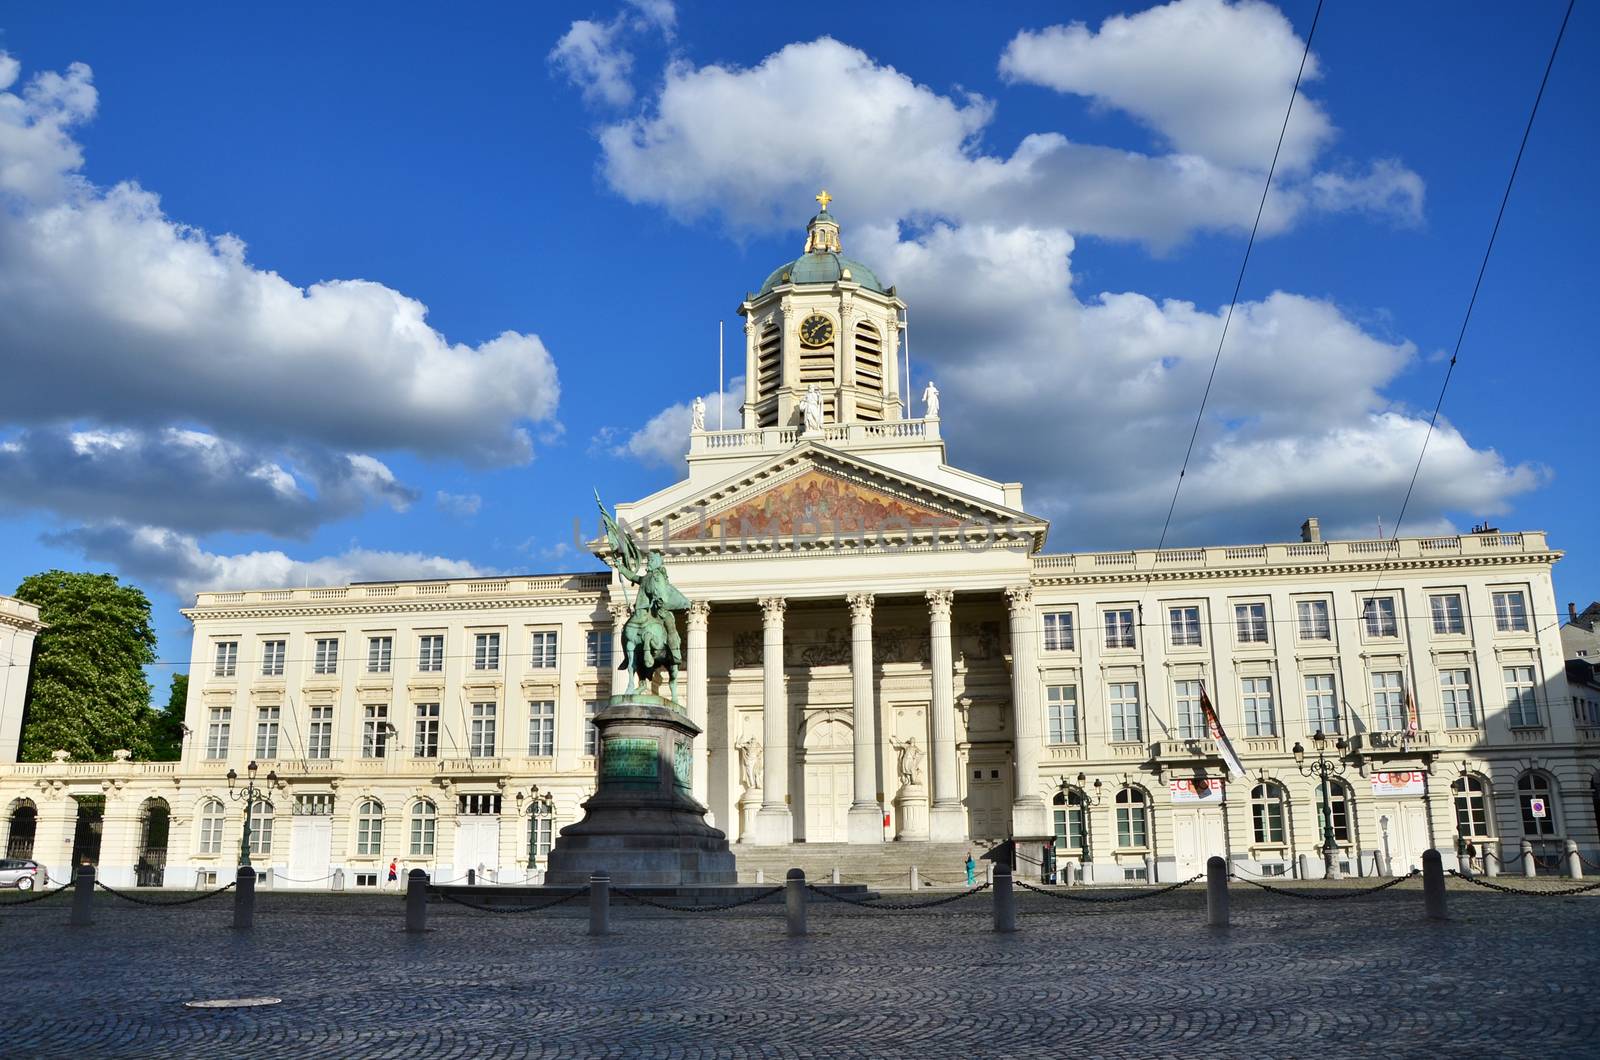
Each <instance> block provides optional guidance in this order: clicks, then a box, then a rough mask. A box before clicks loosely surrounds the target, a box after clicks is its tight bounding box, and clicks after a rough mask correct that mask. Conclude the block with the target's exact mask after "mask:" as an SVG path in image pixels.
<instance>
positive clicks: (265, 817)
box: [250, 799, 272, 854]
mask: <svg viewBox="0 0 1600 1060" xmlns="http://www.w3.org/2000/svg"><path fill="white" fill-rule="evenodd" d="M250 853H252V854H270V853H272V803H270V802H268V801H267V800H266V799H257V800H256V803H255V805H254V806H252V807H251V808H250Z"/></svg>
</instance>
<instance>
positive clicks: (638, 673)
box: [594, 490, 689, 703]
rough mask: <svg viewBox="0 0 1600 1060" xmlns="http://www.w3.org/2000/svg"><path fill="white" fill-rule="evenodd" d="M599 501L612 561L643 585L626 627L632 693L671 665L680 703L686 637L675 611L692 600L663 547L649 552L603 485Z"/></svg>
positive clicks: (670, 681) (624, 665) (625, 658)
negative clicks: (604, 498)
mask: <svg viewBox="0 0 1600 1060" xmlns="http://www.w3.org/2000/svg"><path fill="white" fill-rule="evenodd" d="M594 501H595V503H596V504H598V505H599V506H600V519H601V521H602V522H603V523H604V524H605V530H606V541H607V543H608V544H609V545H610V554H609V555H608V556H607V557H606V562H607V563H608V564H610V565H611V566H612V567H613V568H615V569H616V571H617V573H618V574H620V575H622V576H623V577H624V578H626V579H627V580H628V581H630V582H632V583H633V584H634V585H636V586H638V589H639V594H638V596H637V597H635V598H634V600H633V603H632V609H633V611H632V614H631V615H630V616H629V617H628V621H627V623H626V624H625V625H624V626H623V627H622V662H621V664H620V665H619V666H618V667H617V669H619V670H626V671H628V688H627V693H632V692H633V691H634V690H635V689H637V688H638V686H639V684H640V683H641V682H643V683H645V684H649V683H651V682H653V681H654V680H655V675H656V671H657V670H660V669H665V670H666V672H667V688H668V692H669V693H670V695H669V698H670V699H671V700H672V701H673V702H674V703H676V702H677V699H678V671H679V670H681V669H682V668H683V643H682V641H681V639H680V638H679V636H678V616H677V615H676V614H675V612H678V611H687V610H688V609H689V601H688V599H687V598H686V597H685V596H684V595H683V594H682V593H681V592H679V591H678V590H677V588H676V587H675V586H674V585H673V584H672V582H671V581H669V580H668V579H667V571H666V564H665V562H664V561H663V559H662V556H661V553H660V552H658V551H656V550H654V549H651V550H650V551H649V552H648V553H647V552H646V551H645V550H644V549H643V548H642V547H641V546H640V544H639V542H638V541H636V540H634V538H633V536H632V535H631V534H629V533H628V532H627V531H625V530H623V529H622V528H621V527H619V526H618V525H617V521H616V519H614V518H612V516H611V513H610V512H608V511H606V506H605V505H604V504H602V503H601V501H600V493H599V491H598V490H597V491H596V492H595V496H594ZM624 596H626V594H624Z"/></svg>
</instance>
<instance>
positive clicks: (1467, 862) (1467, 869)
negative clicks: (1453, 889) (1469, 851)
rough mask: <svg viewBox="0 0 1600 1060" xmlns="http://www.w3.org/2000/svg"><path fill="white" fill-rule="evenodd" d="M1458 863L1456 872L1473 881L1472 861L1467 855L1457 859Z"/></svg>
mask: <svg viewBox="0 0 1600 1060" xmlns="http://www.w3.org/2000/svg"><path fill="white" fill-rule="evenodd" d="M1456 861H1457V862H1458V864H1457V865H1456V871H1457V872H1459V873H1461V875H1462V876H1464V877H1466V878H1467V879H1469V880H1470V879H1472V859H1471V858H1469V857H1467V855H1465V854H1460V855H1458V856H1457V857H1456Z"/></svg>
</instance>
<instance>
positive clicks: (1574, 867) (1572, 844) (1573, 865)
mask: <svg viewBox="0 0 1600 1060" xmlns="http://www.w3.org/2000/svg"><path fill="white" fill-rule="evenodd" d="M1567 875H1568V876H1570V877H1572V878H1573V879H1575V880H1581V879H1583V861H1582V860H1581V859H1580V858H1579V857H1578V841H1577V840H1576V839H1569V840H1567Z"/></svg>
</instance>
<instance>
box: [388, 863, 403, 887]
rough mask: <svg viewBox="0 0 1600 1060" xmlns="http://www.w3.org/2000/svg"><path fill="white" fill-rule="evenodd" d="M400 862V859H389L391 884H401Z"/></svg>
mask: <svg viewBox="0 0 1600 1060" xmlns="http://www.w3.org/2000/svg"><path fill="white" fill-rule="evenodd" d="M398 860H399V859H397V858H390V859H389V882H390V883H399V882H400V865H399V863H398Z"/></svg>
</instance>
